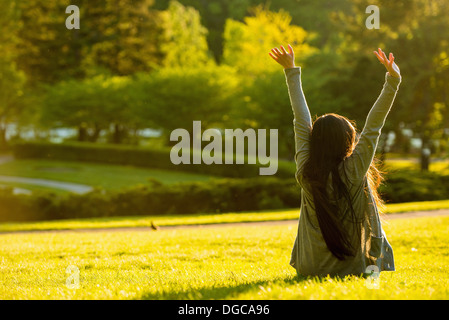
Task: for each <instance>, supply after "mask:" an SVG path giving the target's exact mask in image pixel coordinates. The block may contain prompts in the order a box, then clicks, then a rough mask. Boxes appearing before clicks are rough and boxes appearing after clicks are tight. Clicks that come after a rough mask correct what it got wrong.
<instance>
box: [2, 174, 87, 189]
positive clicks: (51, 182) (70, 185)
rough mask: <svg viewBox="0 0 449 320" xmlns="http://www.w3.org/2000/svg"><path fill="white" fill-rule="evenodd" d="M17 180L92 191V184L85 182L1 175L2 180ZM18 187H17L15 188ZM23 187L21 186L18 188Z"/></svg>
mask: <svg viewBox="0 0 449 320" xmlns="http://www.w3.org/2000/svg"><path fill="white" fill-rule="evenodd" d="M2 181H3V182H17V183H26V184H32V185H36V186H42V187H50V188H56V189H61V190H67V191H71V192H74V193H86V192H89V191H92V189H93V188H92V187H91V186H87V185H84V184H78V183H71V182H61V181H55V180H47V179H37V178H24V177H14V176H0V182H2ZM14 189H16V188H14ZM18 189H21V188H18Z"/></svg>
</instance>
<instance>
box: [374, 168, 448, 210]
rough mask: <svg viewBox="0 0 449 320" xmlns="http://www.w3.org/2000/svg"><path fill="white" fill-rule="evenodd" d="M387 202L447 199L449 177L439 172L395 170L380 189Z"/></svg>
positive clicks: (387, 176)
mask: <svg viewBox="0 0 449 320" xmlns="http://www.w3.org/2000/svg"><path fill="white" fill-rule="evenodd" d="M380 193H381V194H382V198H384V199H385V201H387V202H392V203H399V202H411V201H430V200H443V199H447V198H448V195H449V176H448V175H442V174H438V173H437V172H426V171H424V172H421V171H418V170H407V169H401V170H395V171H392V172H390V173H388V174H387V175H386V179H385V183H384V184H383V185H382V186H381V188H380Z"/></svg>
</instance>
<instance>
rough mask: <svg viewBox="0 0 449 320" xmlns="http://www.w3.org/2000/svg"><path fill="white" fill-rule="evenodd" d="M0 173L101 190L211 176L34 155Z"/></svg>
mask: <svg viewBox="0 0 449 320" xmlns="http://www.w3.org/2000/svg"><path fill="white" fill-rule="evenodd" d="M0 175H8V176H19V177H27V178H40V179H50V180H56V181H64V182H73V183H80V184H85V185H89V186H93V187H95V186H99V187H102V188H104V189H105V190H117V189H121V188H123V187H130V186H134V185H137V184H148V183H149V181H148V179H149V178H152V179H156V180H159V181H160V182H162V183H167V184H169V183H175V182H180V181H186V182H187V181H206V180H209V179H211V178H212V177H211V176H207V175H200V174H193V173H186V172H175V171H168V170H159V169H149V168H139V167H133V166H120V165H109V164H96V163H87V162H70V161H48V160H34V159H32V160H28V159H27V160H14V161H11V162H7V163H3V164H0ZM0 183H1V182H0ZM17 186H18V185H17Z"/></svg>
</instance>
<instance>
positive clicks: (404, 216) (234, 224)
mask: <svg viewBox="0 0 449 320" xmlns="http://www.w3.org/2000/svg"><path fill="white" fill-rule="evenodd" d="M440 216H449V209H440V210H431V211H415V212H403V213H390V214H385V215H383V216H382V219H383V220H386V221H388V220H393V219H412V218H421V217H440ZM297 224H298V219H293V220H279V221H250V222H230V223H210V224H191V225H175V226H158V230H157V231H158V232H160V231H168V230H176V229H188V228H190V229H192V228H197V229H201V228H221V227H241V226H245V227H248V226H250V227H257V226H279V225H292V226H297ZM135 231H145V232H152V231H154V230H153V229H152V228H151V227H113V228H79V229H62V230H25V231H0V235H2V234H11V233H14V234H21V233H63V232H81V233H85V232H135Z"/></svg>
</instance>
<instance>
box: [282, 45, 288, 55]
mask: <svg viewBox="0 0 449 320" xmlns="http://www.w3.org/2000/svg"><path fill="white" fill-rule="evenodd" d="M281 49H282V53H283V54H287V51H285V48H284V46H281Z"/></svg>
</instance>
